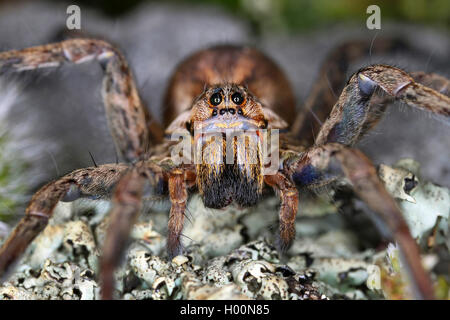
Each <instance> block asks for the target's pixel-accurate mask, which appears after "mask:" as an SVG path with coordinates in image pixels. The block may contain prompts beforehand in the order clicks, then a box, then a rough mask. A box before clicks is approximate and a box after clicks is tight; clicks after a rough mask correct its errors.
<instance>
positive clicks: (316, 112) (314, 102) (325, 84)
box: [291, 38, 408, 145]
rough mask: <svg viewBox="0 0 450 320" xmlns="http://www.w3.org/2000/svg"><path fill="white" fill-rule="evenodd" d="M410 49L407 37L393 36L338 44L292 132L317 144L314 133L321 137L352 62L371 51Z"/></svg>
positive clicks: (323, 65)
mask: <svg viewBox="0 0 450 320" xmlns="http://www.w3.org/2000/svg"><path fill="white" fill-rule="evenodd" d="M407 48H408V45H407V44H406V43H404V41H403V40H401V39H391V38H379V39H377V40H376V41H373V42H371V41H366V40H362V41H349V42H346V43H343V44H342V45H340V46H338V47H336V48H335V49H334V50H333V51H331V52H330V54H328V56H327V57H326V59H325V61H324V62H323V63H322V66H321V68H320V72H319V77H318V78H317V80H316V81H315V83H314V85H313V87H312V89H311V92H310V94H309V96H308V98H307V99H306V101H305V103H304V106H303V107H302V108H301V109H300V111H299V114H298V116H297V118H296V120H295V122H294V124H293V126H292V127H291V133H292V135H293V136H294V137H296V138H298V139H302V140H303V141H306V145H312V144H314V136H317V133H318V132H319V130H320V127H321V124H320V122H324V121H325V119H326V118H327V116H328V115H329V114H330V112H331V109H332V108H333V105H334V104H335V103H336V100H337V98H338V97H337V95H338V94H339V92H341V91H342V89H343V88H344V86H345V82H346V80H347V77H348V76H347V72H348V70H349V68H350V65H351V64H352V63H354V62H357V61H358V60H360V59H362V58H364V57H367V56H369V55H370V54H387V53H393V52H396V51H399V50H405V49H407ZM319 121H320V122H319Z"/></svg>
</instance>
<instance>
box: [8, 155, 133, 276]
mask: <svg viewBox="0 0 450 320" xmlns="http://www.w3.org/2000/svg"><path fill="white" fill-rule="evenodd" d="M127 168H128V166H126V165H120V164H117V165H102V166H99V167H94V168H86V169H80V170H76V171H73V172H72V173H69V174H68V175H66V176H64V177H62V178H61V179H59V180H57V181H54V182H51V183H49V184H47V185H45V186H44V187H42V188H41V189H40V190H39V191H38V192H36V193H35V194H34V196H33V197H32V199H31V201H30V204H29V205H28V207H27V209H26V215H25V217H24V218H23V219H22V220H21V221H20V222H19V224H18V225H17V226H16V227H15V229H14V230H13V231H12V233H11V235H10V236H9V238H8V239H7V240H6V242H5V243H4V244H3V246H2V247H1V248H0V279H3V278H4V277H5V278H6V276H7V275H6V273H7V272H8V271H9V270H10V269H11V267H12V265H13V264H14V262H16V261H17V259H18V258H19V257H20V256H21V255H22V253H23V252H24V251H25V249H26V248H27V247H28V246H29V244H30V243H31V242H32V241H33V239H34V238H35V237H36V236H37V235H38V234H39V233H40V232H41V231H42V230H43V229H44V228H45V227H46V226H47V223H48V220H49V219H50V218H51V216H52V214H53V210H54V208H55V206H56V204H57V203H58V201H60V200H62V201H73V200H75V199H77V198H79V197H96V198H101V197H108V196H109V194H110V193H111V190H112V188H113V187H114V185H115V183H116V182H117V181H118V180H119V178H120V177H121V175H122V173H123V172H124V171H125V170H126V169H127Z"/></svg>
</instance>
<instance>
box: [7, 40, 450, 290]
mask: <svg viewBox="0 0 450 320" xmlns="http://www.w3.org/2000/svg"><path fill="white" fill-rule="evenodd" d="M368 46H369V44H366V43H358V44H352V45H348V44H347V45H343V46H341V47H339V48H337V49H336V51H335V52H333V53H332V54H331V55H330V57H329V59H328V60H327V61H326V63H325V64H324V68H323V69H322V75H323V74H325V73H327V72H328V71H329V70H333V78H332V79H331V86H332V87H333V88H342V86H343V84H345V80H346V79H345V66H346V65H347V64H348V61H347V62H346V61H342V59H340V61H337V60H339V59H336V57H353V59H354V58H355V55H346V54H345V53H346V52H347V51H349V50H353V52H355V50H356V52H367V51H368ZM393 47H395V44H392V45H391V46H389V45H385V46H383V48H384V50H389V48H393ZM92 60H94V61H97V62H99V63H100V65H101V66H102V68H103V70H104V79H103V89H102V96H103V101H104V106H105V111H106V117H107V120H108V124H109V129H110V132H111V134H112V137H113V139H114V142H115V146H116V149H117V151H118V153H119V154H120V156H121V158H122V159H123V163H118V164H103V165H99V166H94V167H90V168H85V169H79V170H75V171H73V172H71V173H69V174H67V175H65V176H63V177H61V178H60V179H58V180H56V181H53V182H50V183H48V184H47V185H45V186H43V187H42V188H41V189H40V190H39V191H38V192H37V193H35V194H34V196H33V197H32V199H31V201H30V204H29V206H28V208H27V210H26V216H25V217H24V218H23V219H22V220H21V221H20V222H19V224H18V225H17V226H16V228H15V229H14V231H13V232H12V233H11V235H10V236H9V238H8V239H7V240H6V242H5V243H4V245H3V246H2V248H1V249H0V275H1V276H5V274H6V272H7V271H8V270H9V269H11V267H12V265H13V263H14V262H15V261H16V260H17V259H18V258H19V256H20V255H21V254H22V253H23V252H24V250H25V249H26V248H27V247H28V245H29V244H30V243H31V242H32V241H33V239H34V238H35V237H36V236H37V235H38V234H39V233H40V232H41V231H42V230H43V229H44V228H45V227H46V225H47V223H48V220H49V218H50V217H51V216H52V212H53V209H54V208H55V206H56V204H57V203H58V202H59V201H74V200H76V199H78V198H83V197H88V198H97V199H98V198H106V199H111V201H112V209H111V212H110V215H111V223H110V226H109V232H108V235H107V237H106V240H105V244H104V250H103V253H102V260H101V261H102V262H101V268H100V270H101V271H100V277H101V282H102V295H103V298H106V299H109V298H112V295H113V287H114V286H113V271H114V269H115V267H116V266H117V265H118V263H119V261H120V256H121V254H122V253H123V251H124V250H125V244H126V240H127V237H128V234H129V232H130V229H131V227H132V226H133V224H134V222H135V221H136V218H137V216H138V214H139V212H140V210H141V203H142V197H143V192H144V191H143V190H144V189H145V188H146V186H148V185H150V186H151V187H152V188H153V189H154V190H155V192H157V193H161V194H167V195H168V196H169V199H170V201H171V209H170V217H169V223H168V235H167V250H168V254H169V256H170V257H174V256H176V255H179V254H182V253H183V245H182V241H181V234H182V230H183V223H184V217H185V210H186V203H187V201H188V195H189V193H192V192H199V193H200V194H201V195H202V197H203V201H204V204H205V206H206V207H211V208H223V207H226V206H228V205H229V204H230V203H232V202H236V203H238V204H239V205H241V206H253V205H255V204H256V203H257V202H258V201H259V199H260V196H261V193H262V190H263V188H266V187H269V188H272V189H273V190H275V192H276V193H277V194H278V196H279V199H280V209H279V223H280V224H279V230H278V236H277V241H276V243H275V245H276V246H277V248H278V249H279V250H280V251H281V252H283V251H285V250H286V249H287V248H289V245H290V244H291V243H292V240H293V239H294V237H295V228H294V223H295V218H296V214H297V210H298V198H299V192H300V191H299V190H302V188H315V187H317V186H323V185H327V184H330V183H332V182H334V181H336V180H338V179H342V178H347V179H348V180H349V181H350V182H351V184H352V186H353V188H354V191H355V193H356V194H357V195H358V196H359V197H360V198H361V199H362V200H364V201H365V202H366V203H367V204H368V206H369V207H370V208H371V209H372V210H373V211H374V212H375V213H376V214H377V215H378V216H379V217H380V218H381V219H382V220H383V221H384V222H385V224H386V226H387V227H388V229H389V230H390V233H391V235H392V237H393V239H395V240H396V241H397V242H398V244H399V245H400V248H401V249H402V252H403V255H404V258H405V262H406V264H407V266H408V268H407V269H408V270H409V273H410V275H411V278H412V279H413V283H414V284H415V287H416V293H417V297H420V298H432V297H433V290H432V285H431V282H430V280H429V277H428V275H427V273H426V272H425V271H424V269H423V267H422V265H421V262H420V254H419V249H418V247H417V245H416V243H415V241H414V240H413V239H412V237H411V235H410V233H409V230H408V227H407V224H406V223H405V221H404V219H403V217H402V214H401V212H400V210H399V208H398V206H397V204H396V202H395V201H394V200H393V199H392V198H391V196H390V195H389V194H388V193H387V191H386V190H385V188H384V186H383V184H382V183H381V182H380V180H379V178H378V177H377V174H376V170H375V168H374V166H373V164H372V163H371V161H370V160H369V159H368V158H367V157H366V156H364V155H363V154H362V152H360V151H358V150H356V149H354V148H352V146H353V145H354V144H355V143H356V142H357V141H358V140H359V139H360V137H361V136H362V135H363V134H364V133H365V132H367V131H368V130H369V129H370V128H372V127H373V126H374V125H375V124H376V123H377V121H378V120H379V119H380V117H381V114H382V112H380V111H384V110H385V108H386V106H387V105H388V103H387V102H389V101H391V100H400V101H402V102H403V103H405V104H407V105H410V106H412V107H415V108H419V109H423V110H426V111H429V112H432V113H435V114H439V115H442V116H444V117H448V116H449V111H450V99H449V97H448V96H447V95H445V94H443V93H444V92H446V91H447V90H448V87H449V82H448V80H447V79H445V78H443V77H441V76H438V75H436V74H426V73H423V72H417V73H412V74H407V73H406V72H404V71H403V70H400V69H398V68H395V67H392V66H388V65H371V66H367V67H365V68H362V69H360V70H359V71H358V72H356V73H355V74H353V75H352V76H351V77H350V78H349V79H348V81H347V83H346V85H345V87H344V88H343V90H342V93H341V94H340V96H339V97H337V98H336V97H334V96H333V95H331V94H330V90H329V86H330V83H328V82H326V81H324V77H323V76H322V75H321V76H320V77H319V81H318V82H317V84H316V85H315V86H314V87H313V90H312V92H311V95H310V97H309V98H308V100H307V104H306V106H305V107H304V108H303V109H301V110H300V111H299V112H296V108H295V107H296V103H295V99H294V94H293V90H292V88H291V85H290V84H289V82H288V80H287V79H286V77H285V75H284V73H283V72H282V71H281V70H280V68H279V67H278V66H277V65H276V64H275V63H274V62H273V61H272V60H271V59H270V58H268V57H267V56H265V55H264V54H263V53H261V52H260V51H258V50H257V49H254V48H249V47H244V46H231V45H223V46H215V47H211V48H208V49H205V50H201V51H198V52H197V53H194V54H193V55H192V56H190V57H188V58H187V59H186V60H184V61H183V62H182V63H181V64H180V65H179V66H178V68H177V69H176V71H175V73H174V74H173V76H172V78H171V81H170V83H169V87H168V90H167V93H166V98H165V102H164V126H165V128H166V129H165V130H163V129H162V127H161V125H160V124H159V123H158V122H157V121H155V119H154V118H153V117H152V116H151V115H150V114H149V112H148V111H147V109H146V107H145V106H144V104H143V102H142V101H141V99H140V97H139V93H138V91H137V89H136V84H135V81H134V79H133V76H132V73H131V71H130V68H129V67H128V65H127V62H126V60H125V58H124V56H123V55H122V54H121V53H120V51H119V50H118V49H117V48H116V47H114V46H112V45H111V44H109V43H107V42H105V41H101V40H94V39H70V40H65V41H62V42H59V43H53V44H47V45H43V46H37V47H32V48H27V49H23V50H16V51H8V52H3V53H0V74H3V73H6V72H19V71H25V70H30V69H36V68H52V67H56V66H60V65H62V64H65V63H75V64H78V63H86V62H88V61H92ZM339 90H340V89H339ZM380 92H382V93H383V94H384V95H383V96H381V95H379V93H380ZM309 111H313V112H315V113H316V114H328V115H329V116H328V118H327V120H326V121H325V122H324V123H323V125H322V126H321V127H320V128H316V129H317V130H316V132H313V133H311V132H310V126H309V125H308V121H310V117H309V114H310V113H309ZM198 129H202V130H203V133H204V132H206V133H214V132H215V131H217V132H220V130H221V129H226V130H228V131H230V130H231V131H237V130H247V129H252V130H256V131H257V130H267V131H269V132H271V131H273V130H279V133H280V135H279V149H278V150H277V151H276V152H277V153H278V156H279V159H280V164H279V166H278V167H277V170H275V172H271V173H270V174H266V173H265V166H266V164H265V163H264V161H263V159H262V157H261V154H262V153H261V152H260V151H261V150H260V148H261V144H260V143H259V141H260V140H259V138H260V136H259V135H256V136H254V137H256V138H255V139H254V141H256V142H255V143H254V144H251V145H250V146H251V147H250V149H251V150H250V152H247V151H248V150H246V148H245V146H242V145H240V144H239V143H232V144H231V148H233V150H232V151H233V153H234V157H235V158H237V157H241V160H242V159H243V160H244V161H243V162H241V163H237V162H236V163H226V162H222V163H219V164H216V163H215V162H214V161H213V158H214V156H215V154H216V153H215V149H213V150H212V151H211V149H208V150H210V151H209V152H204V150H206V147H207V146H208V143H205V144H203V147H202V148H201V149H200V150H201V151H202V152H203V154H202V158H201V159H202V161H200V162H199V163H185V162H182V163H175V162H174V161H173V159H172V157H171V150H173V148H174V146H175V145H176V144H175V143H174V141H172V140H171V139H169V138H168V137H169V136H170V134H173V133H175V132H179V131H182V132H185V133H187V134H188V135H189V136H190V139H191V140H190V141H191V143H192V144H193V145H194V144H195V143H196V142H197V141H198V139H201V137H202V134H200V135H196V130H198ZM313 136H315V139H314V138H313ZM229 148H230V147H229Z"/></svg>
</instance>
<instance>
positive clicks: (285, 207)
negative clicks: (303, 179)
mask: <svg viewBox="0 0 450 320" xmlns="http://www.w3.org/2000/svg"><path fill="white" fill-rule="evenodd" d="M264 182H265V183H266V184H267V185H269V186H271V187H272V188H273V189H274V190H275V192H276V193H277V194H278V196H279V198H280V202H281V204H280V210H279V223H280V227H279V233H278V238H277V240H276V242H275V246H276V248H277V249H278V250H279V251H280V252H285V251H287V249H289V247H290V246H291V244H292V241H293V240H294V238H295V217H296V215H297V210H298V190H297V188H296V186H295V184H294V183H292V181H291V180H290V179H288V178H287V177H286V176H285V175H284V174H282V173H281V172H278V173H277V174H274V175H266V176H264Z"/></svg>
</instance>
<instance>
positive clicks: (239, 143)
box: [190, 84, 268, 208]
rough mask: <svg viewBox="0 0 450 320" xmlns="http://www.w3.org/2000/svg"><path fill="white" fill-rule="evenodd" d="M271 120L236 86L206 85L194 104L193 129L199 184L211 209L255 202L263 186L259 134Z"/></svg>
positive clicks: (242, 87)
mask: <svg viewBox="0 0 450 320" xmlns="http://www.w3.org/2000/svg"><path fill="white" fill-rule="evenodd" d="M267 123H268V121H267V120H266V119H265V117H264V110H263V107H262V105H261V103H260V102H258V101H257V99H256V98H255V97H254V96H253V95H252V94H251V93H250V92H249V91H248V90H247V88H245V87H244V86H239V85H235V84H224V85H216V86H212V87H209V88H206V89H205V90H204V92H203V93H202V94H201V95H200V96H199V97H198V98H197V99H196V101H195V102H194V105H193V108H192V113H191V122H190V124H191V127H190V130H191V133H192V134H193V142H194V149H196V150H197V152H198V153H197V155H198V156H199V160H198V161H197V166H196V169H197V185H198V187H199V190H200V192H201V193H202V194H203V199H204V203H205V205H206V206H207V207H212V208H222V207H224V206H227V205H228V204H230V203H231V202H232V201H236V202H237V203H238V204H240V205H242V206H250V205H253V204H255V203H256V201H257V200H258V198H259V196H260V194H261V190H262V181H263V175H262V169H263V167H262V166H263V158H262V147H261V142H262V141H261V132H260V131H259V130H261V129H266V128H267Z"/></svg>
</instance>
